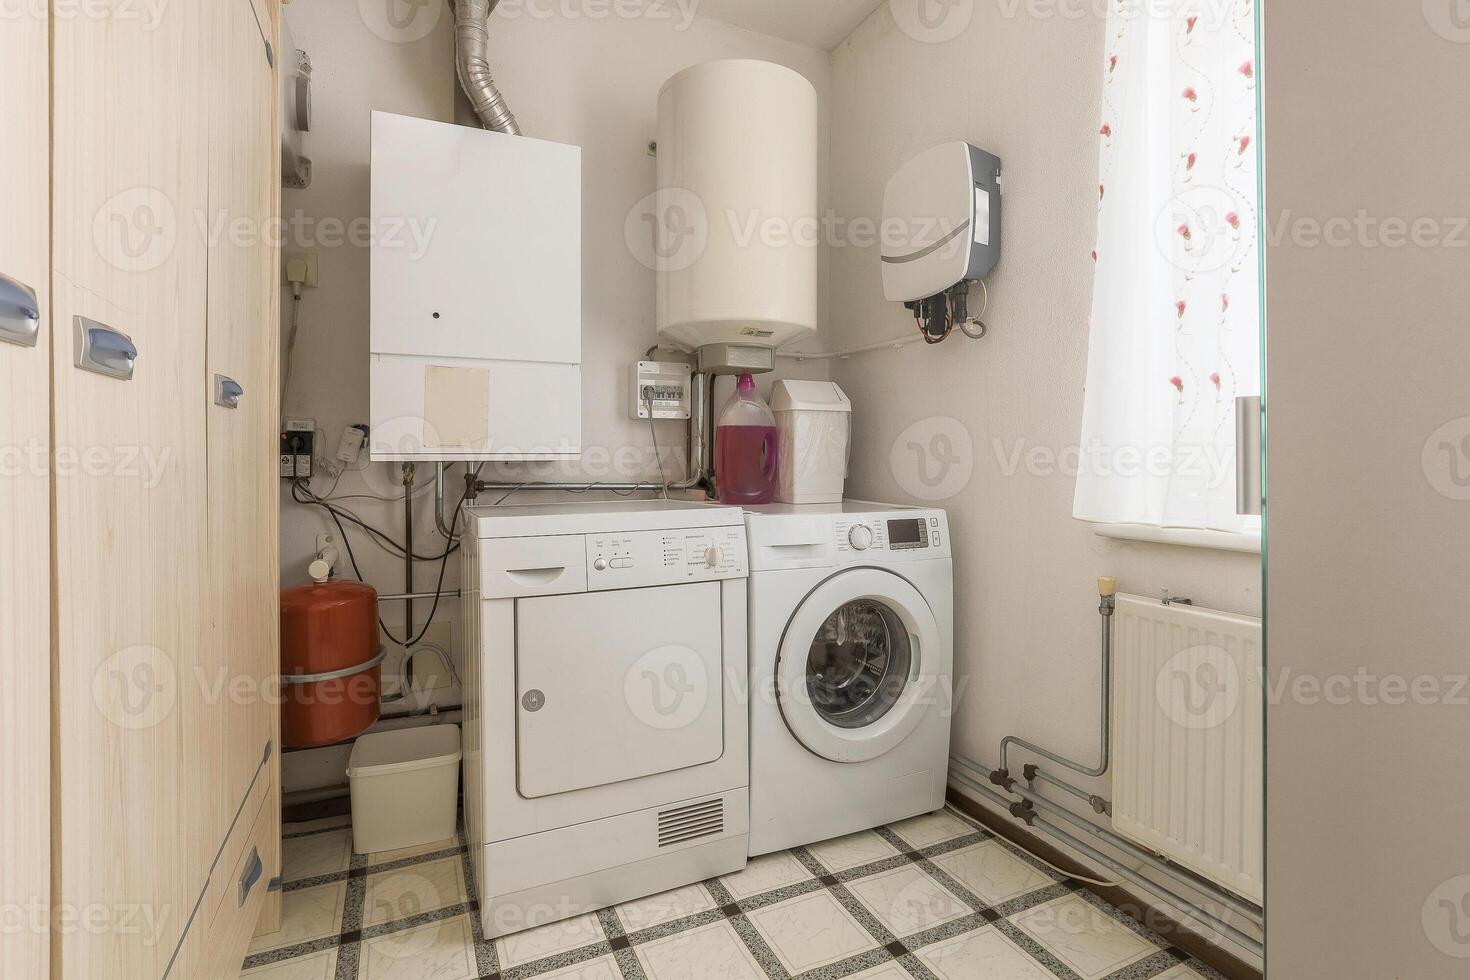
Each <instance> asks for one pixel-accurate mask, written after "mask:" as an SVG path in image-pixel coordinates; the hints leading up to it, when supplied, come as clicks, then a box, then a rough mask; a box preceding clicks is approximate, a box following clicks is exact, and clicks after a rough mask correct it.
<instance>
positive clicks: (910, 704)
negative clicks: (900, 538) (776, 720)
mask: <svg viewBox="0 0 1470 980" xmlns="http://www.w3.org/2000/svg"><path fill="white" fill-rule="evenodd" d="M940 642H941V640H940V630H939V624H938V622H937V621H936V620H935V618H934V613H933V611H932V610H930V608H929V604H928V603H927V602H925V601H924V597H923V596H922V595H920V594H919V591H918V590H917V589H915V588H914V587H913V586H912V585H910V584H909V583H908V582H907V581H906V580H904V579H902V578H900V577H899V576H897V575H894V574H893V573H892V572H886V571H883V570H882V569H877V568H857V569H852V570H850V571H845V572H842V573H840V574H838V575H835V576H833V577H832V578H830V579H828V580H827V581H825V582H823V583H822V584H821V585H819V586H818V587H817V588H816V589H814V590H813V591H812V593H811V594H810V595H808V596H807V597H806V599H805V600H804V601H803V602H802V604H801V605H800V606H799V607H798V608H797V610H796V613H795V615H793V616H792V617H791V621H790V623H788V624H787V627H786V633H785V635H784V636H783V637H782V639H781V650H780V653H779V654H778V658H777V661H776V699H777V702H778V704H779V705H780V707H781V715H782V717H783V718H784V719H785V720H786V725H787V727H788V728H790V729H791V734H793V735H794V736H796V738H797V740H798V741H800V742H801V744H802V745H804V746H805V747H806V748H807V749H808V750H809V751H811V752H814V753H816V754H817V755H819V756H821V757H822V758H824V759H830V760H831V761H833V762H844V763H852V762H866V761H868V760H869V759H876V758H877V757H879V756H880V755H883V754H884V753H885V752H888V751H889V750H891V749H893V748H895V747H896V746H897V745H899V744H900V743H901V742H902V741H903V740H904V739H905V738H907V737H908V736H909V735H910V734H911V733H912V732H913V730H914V728H915V726H917V725H918V724H919V722H920V720H922V719H923V717H924V715H925V713H926V712H928V711H938V710H940V707H941V698H940V695H941V694H942V688H941V684H942V679H943V677H944V675H945V674H946V673H947V660H946V658H945V657H943V656H942V651H941V648H940Z"/></svg>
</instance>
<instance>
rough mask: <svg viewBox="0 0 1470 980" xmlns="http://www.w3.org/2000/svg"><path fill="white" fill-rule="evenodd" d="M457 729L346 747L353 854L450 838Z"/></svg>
mask: <svg viewBox="0 0 1470 980" xmlns="http://www.w3.org/2000/svg"><path fill="white" fill-rule="evenodd" d="M460 757H461V752H460V744H459V726H458V725H433V726H430V727H428V728H404V729H400V730H398V731H392V732H375V733H374V734H371V735H364V736H362V737H361V738H359V739H358V740H357V742H356V743H355V744H354V745H353V746H352V756H351V758H350V760H349V761H348V763H347V779H348V781H349V782H350V783H351V784H352V847H353V850H355V851H357V853H359V854H370V853H372V852H374V851H392V850H396V849H398V848H400V847H417V846H419V845H421V844H432V843H434V842H435V841H441V840H448V839H449V838H451V837H453V836H454V829H455V827H454V825H455V812H456V810H457V806H456V804H457V802H458V798H459V760H460Z"/></svg>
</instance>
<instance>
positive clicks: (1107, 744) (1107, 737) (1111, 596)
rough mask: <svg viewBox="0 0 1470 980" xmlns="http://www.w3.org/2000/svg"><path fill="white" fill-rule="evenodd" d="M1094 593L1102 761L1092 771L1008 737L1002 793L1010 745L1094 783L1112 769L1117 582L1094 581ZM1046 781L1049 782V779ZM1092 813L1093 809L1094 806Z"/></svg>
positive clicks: (998, 779) (1000, 777)
mask: <svg viewBox="0 0 1470 980" xmlns="http://www.w3.org/2000/svg"><path fill="white" fill-rule="evenodd" d="M1097 591H1098V606H1097V611H1098V615H1100V616H1101V617H1102V725H1101V727H1102V761H1101V762H1099V763H1098V764H1097V765H1096V766H1095V767H1088V766H1086V765H1083V764H1082V763H1080V762H1073V761H1072V760H1071V759H1067V758H1064V757H1063V756H1060V755H1058V754H1056V753H1055V752H1050V751H1048V750H1046V749H1044V748H1042V747H1041V746H1039V745H1037V744H1035V743H1034V742H1028V741H1026V740H1025V739H1023V738H1020V737H1018V736H1015V735H1007V736H1006V737H1005V738H1004V739H1002V740H1001V743H1000V769H999V770H998V771H997V773H996V783H997V785H999V786H1001V788H1003V789H1010V788H1011V787H1010V785H1008V783H1013V782H1014V779H1013V778H1012V777H1011V770H1010V765H1009V754H1010V747H1011V746H1012V745H1019V746H1020V747H1021V748H1023V749H1027V750H1029V751H1031V752H1034V753H1036V754H1037V755H1039V756H1041V757H1042V758H1044V759H1050V760H1051V761H1052V762H1055V763H1056V764H1057V765H1059V766H1066V767H1067V768H1068V769H1070V770H1072V771H1073V772H1075V773H1080V774H1081V775H1083V776H1088V777H1091V778H1094V779H1095V778H1097V777H1099V776H1105V775H1107V772H1108V770H1109V769H1110V768H1111V767H1112V750H1113V609H1114V607H1115V604H1116V596H1117V594H1118V580H1117V579H1115V578H1109V577H1103V578H1099V579H1098V580H1097ZM1047 778H1048V779H1049V778H1050V777H1047ZM1057 785H1059V786H1061V787H1062V788H1063V789H1066V790H1067V791H1068V792H1071V793H1074V794H1076V795H1078V796H1080V797H1081V798H1082V799H1084V800H1087V801H1088V802H1089V803H1092V798H1091V797H1089V796H1088V795H1087V794H1085V793H1083V792H1082V791H1080V790H1078V789H1076V788H1075V787H1072V786H1067V785H1066V784H1064V783H1060V782H1058V783H1057ZM1094 809H1096V806H1095V805H1094Z"/></svg>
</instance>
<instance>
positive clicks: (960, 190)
mask: <svg viewBox="0 0 1470 980" xmlns="http://www.w3.org/2000/svg"><path fill="white" fill-rule="evenodd" d="M1000 210H1001V208H1000V158H999V157H997V156H995V155H993V154H990V153H987V152H985V151H984V150H982V149H980V148H979V147H976V146H971V145H970V144H969V143H944V144H942V145H940V146H936V147H934V148H933V149H930V150H926V151H925V152H924V153H921V154H919V155H918V156H917V157H915V158H914V159H913V160H910V161H909V162H908V163H907V164H905V165H904V166H903V167H902V168H901V169H900V170H899V171H898V173H896V174H894V175H893V178H892V179H891V180H889V182H888V189H887V190H886V191H885V192H884V194H883V229H884V241H883V247H882V265H883V293H884V295H885V296H887V298H888V299H890V300H892V301H894V302H899V303H905V304H909V305H910V307H911V308H912V307H913V306H915V305H916V304H920V303H923V302H925V301H929V300H942V299H943V297H944V295H945V294H946V293H948V292H949V291H950V290H952V289H954V288H955V287H956V286H958V285H961V284H963V283H969V282H972V281H974V280H977V279H983V278H985V276H986V275H988V274H989V273H990V270H991V269H993V268H995V263H996V262H997V261H999V259H1000ZM898 230H901V233H899V232H898Z"/></svg>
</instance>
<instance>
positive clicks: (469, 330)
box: [371, 112, 582, 462]
mask: <svg viewBox="0 0 1470 980" xmlns="http://www.w3.org/2000/svg"><path fill="white" fill-rule="evenodd" d="M372 215H373V241H372V312H371V321H372V331H371V333H372V337H371V356H372V371H371V375H372V430H371V432H372V435H371V451H372V458H373V459H374V460H381V461H388V462H407V461H416V460H443V461H454V460H544V459H564V458H568V457H574V456H577V455H579V454H580V452H581V442H582V369H581V361H582V152H581V150H580V149H579V148H578V147H575V146H566V145H563V144H560V143H549V142H546V141H544V140H535V139H529V138H526V137H517V136H508V135H506V134H504V133H497V132H489V131H485V130H480V129H471V128H469V127H466V126H453V125H449V124H446V123H439V122H430V121H427V120H424V119H411V118H408V117H406V116H396V115H392V114H390V113H385V112H375V113H373V160H372Z"/></svg>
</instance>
